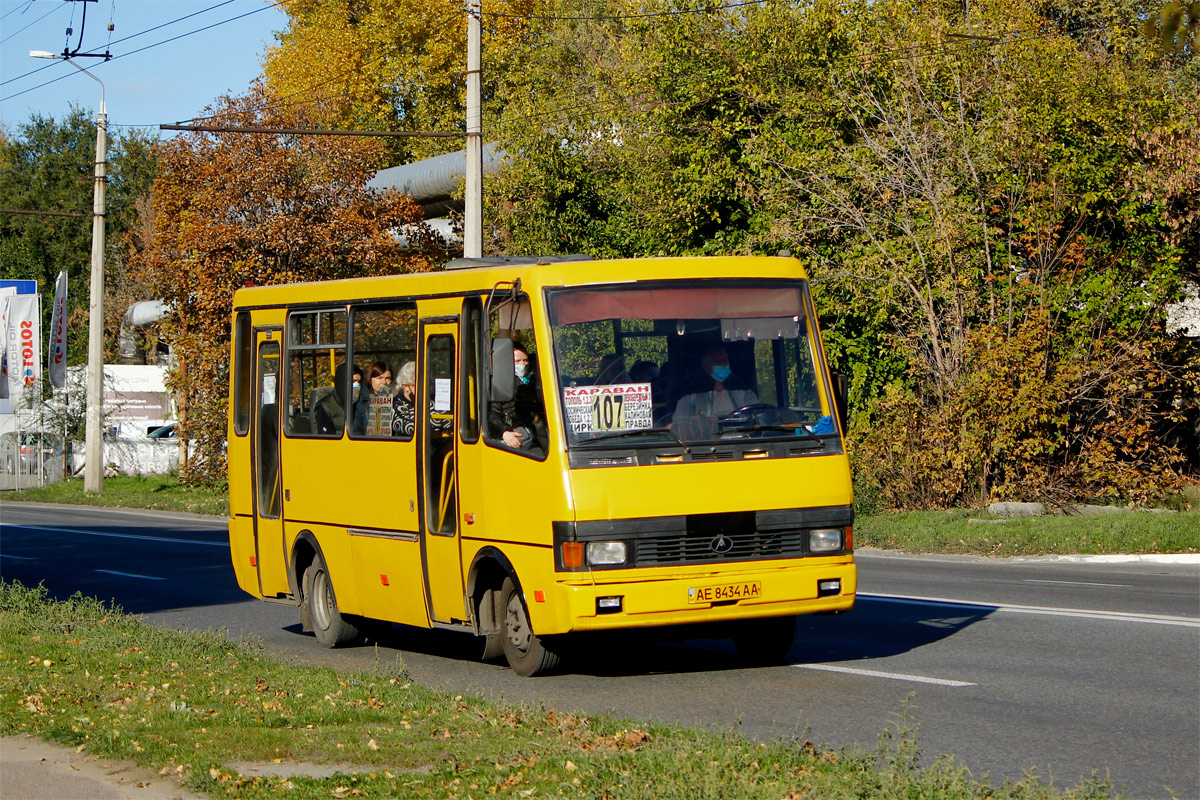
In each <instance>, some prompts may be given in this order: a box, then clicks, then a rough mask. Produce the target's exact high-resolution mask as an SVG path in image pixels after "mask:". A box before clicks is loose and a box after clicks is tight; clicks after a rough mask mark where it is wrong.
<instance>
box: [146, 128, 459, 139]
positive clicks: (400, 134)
mask: <svg viewBox="0 0 1200 800" xmlns="http://www.w3.org/2000/svg"><path fill="white" fill-rule="evenodd" d="M158 127H159V128H160V129H161V130H164V131H193V132H204V133H273V134H288V135H296V136H383V137H388V138H409V139H453V138H462V137H464V136H466V134H465V133H462V132H460V131H339V130H322V129H320V128H260V127H256V126H252V125H242V126H236V125H159V126H158Z"/></svg>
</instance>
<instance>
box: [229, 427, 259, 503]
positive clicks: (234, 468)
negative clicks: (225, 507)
mask: <svg viewBox="0 0 1200 800" xmlns="http://www.w3.org/2000/svg"><path fill="white" fill-rule="evenodd" d="M250 439H251V437H250V434H248V433H247V434H246V435H244V436H237V435H236V434H234V432H233V426H232V425H230V426H229V435H228V450H227V451H226V463H227V464H228V469H229V515H230V516H231V517H234V516H237V515H239V514H244V515H246V516H251V515H253V514H254V495H253V490H254V478H253V472H254V470H253V467H252V466H251V461H250V459H251V456H250Z"/></svg>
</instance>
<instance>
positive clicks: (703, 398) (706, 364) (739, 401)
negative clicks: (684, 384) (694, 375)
mask: <svg viewBox="0 0 1200 800" xmlns="http://www.w3.org/2000/svg"><path fill="white" fill-rule="evenodd" d="M700 369H702V370H704V373H705V374H706V375H708V376H709V377H710V378H712V381H713V387H712V389H711V390H709V391H707V392H697V393H695V394H689V395H685V396H684V397H682V398H680V400H679V402H678V403H677V404H676V406H675V415H674V416H673V417H672V419H680V418H681V417H720V416H722V415H724V414H729V413H732V412H733V411H736V410H737V409H739V408H741V407H742V406H748V405H753V404H755V403H757V402H758V396H757V395H755V394H754V392H752V391H751V390H749V389H735V388H731V387H729V386H727V384H728V383H730V378H731V377H732V372H731V371H730V369H729V354H728V353H726V352H725V348H724V347H722V346H721V345H717V346H715V347H712V348H710V349H709V350H708V352H706V353H705V354H704V358H702V359H701V360H700Z"/></svg>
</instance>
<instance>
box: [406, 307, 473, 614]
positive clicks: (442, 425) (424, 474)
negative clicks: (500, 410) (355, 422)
mask: <svg viewBox="0 0 1200 800" xmlns="http://www.w3.org/2000/svg"><path fill="white" fill-rule="evenodd" d="M457 331H458V323H457V317H439V318H438V320H437V322H429V321H422V325H421V342H422V350H423V354H424V358H423V359H422V360H421V365H422V366H421V383H420V386H419V387H418V394H417V397H418V398H420V400H419V401H418V408H417V417H418V420H419V430H420V439H421V442H420V447H419V452H420V456H419V457H420V459H421V482H422V487H423V488H422V503H423V505H424V508H423V509H422V515H421V537H422V538H421V541H422V554H423V558H424V568H425V591H426V593H427V595H428V599H429V609H430V617H431V619H432V620H433V621H435V622H451V621H455V620H458V621H463V620H466V619H468V615H467V612H466V608H465V605H464V601H463V579H462V556H461V552H460V548H459V538H458V536H459V526H458V516H459V515H458V470H457V466H458V464H457V459H458V454H457V452H456V450H455V441H456V439H455V430H456V426H455V417H456V413H455V405H456V403H455V401H454V398H455V393H456V392H455V386H454V382H455V375H456V374H457V373H456V372H455V353H456V352H457V346H456V341H455V339H456V335H457Z"/></svg>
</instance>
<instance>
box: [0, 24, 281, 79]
mask: <svg viewBox="0 0 1200 800" xmlns="http://www.w3.org/2000/svg"><path fill="white" fill-rule="evenodd" d="M230 2H233V0H225V2H224V3H219V4H218V5H216V6H212V7H211V8H209V9H206V10H207V11H211V10H212V9H213V8H220V7H221V6H223V5H226V4H228V3H230ZM269 8H271V6H269V5H264V6H261V7H260V8H256V9H254V10H253V11H247V12H246V13H245V14H239V15H238V16H236V17H231V18H229V19H225V20H221V21H220V22H214V23H213V24H211V25H206V26H204V27H203V28H197V29H195V30H192V31H188V32H187V33H181V34H179V35H178V36H172V37H171V38H170V39H164V40H162V41H161V42H155V43H154V44H148V45H146V46H145V47H140V48H138V49H137V50H130V51H129V52H128V53H122V54H121V55H119V56H113V57H112V58H110V59H107V60H109V61H116V60H118V59H121V58H128V57H129V56H132V55H136V54H138V53H143V52H145V51H147V50H150V49H152V48H155V47H161V46H162V45H164V44H170V43H171V42H175V41H178V40H180V39H183V38H185V37H188V36H194V35H195V34H197V33H203V32H204V31H208V30H212V29H213V28H217V27H220V26H221V25H227V24H229V23H230V22H237V21H238V20H239V19H245V18H246V17H249V16H251V15H253V14H259V13H262V12H263V11H266V10H267V9H269ZM201 13H204V12H202V11H197V12H195V13H193V14H188V15H187V16H186V17H180V18H179V19H177V20H174V21H173V22H168V23H164V24H163V25H159V26H157V27H156V28H151V29H150V30H157V29H158V28H162V27H165V26H166V25H171V24H174V22H179V21H181V20H184V19H188V18H189V17H193V16H195V15H196V14H201ZM148 32H149V31H142V33H136V34H133V35H132V36H127V37H126V38H125V39H120V40H118V41H128V40H129V39H133V38H135V37H137V36H141V35H142V34H143V33H148ZM114 44H115V42H114ZM39 71H40V70H33V71H31V72H28V73H26V74H25V75H21V76H19V77H18V78H13V79H10V80H8V81H5V82H4V83H9V82H11V81H12V80H19V79H20V78H25V77H28V76H29V75H32V74H33V73H34V72H39ZM74 74H75V73H74V72H68V73H66V74H63V75H60V76H59V77H57V78H52V79H51V80H48V81H45V82H43V83H39V84H38V85H37V86H31V87H29V88H28V89H23V90H21V91H19V92H14V93H12V94H10V95H8V96H7V97H3V98H0V100H12V99H13V98H14V97H20V96H21V95H23V94H28V93H30V92H32V91H36V90H38V89H41V88H42V87H44V86H49V85H50V84H52V83H58V82H59V81H61V80H64V79H66V78H70V77H71V76H73V75H74Z"/></svg>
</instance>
